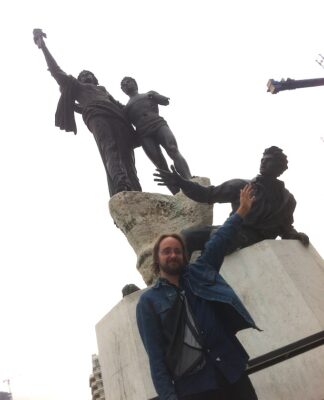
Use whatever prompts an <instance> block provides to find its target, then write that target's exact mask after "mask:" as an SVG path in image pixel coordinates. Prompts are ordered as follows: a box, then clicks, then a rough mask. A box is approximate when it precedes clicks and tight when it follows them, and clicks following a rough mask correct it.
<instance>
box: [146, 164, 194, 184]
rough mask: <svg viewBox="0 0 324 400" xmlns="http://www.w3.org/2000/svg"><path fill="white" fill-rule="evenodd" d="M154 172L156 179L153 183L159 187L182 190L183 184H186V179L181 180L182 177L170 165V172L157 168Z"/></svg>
mask: <svg viewBox="0 0 324 400" xmlns="http://www.w3.org/2000/svg"><path fill="white" fill-rule="evenodd" d="M156 170H157V173H155V174H153V175H154V176H155V177H156V178H155V179H154V181H155V182H158V185H159V186H174V187H177V188H179V189H182V188H183V186H184V184H185V183H186V182H187V180H186V179H184V178H182V176H181V175H180V174H178V172H177V171H176V169H175V167H174V166H173V165H171V170H172V172H170V171H165V170H164V169H160V168H157V169H156Z"/></svg>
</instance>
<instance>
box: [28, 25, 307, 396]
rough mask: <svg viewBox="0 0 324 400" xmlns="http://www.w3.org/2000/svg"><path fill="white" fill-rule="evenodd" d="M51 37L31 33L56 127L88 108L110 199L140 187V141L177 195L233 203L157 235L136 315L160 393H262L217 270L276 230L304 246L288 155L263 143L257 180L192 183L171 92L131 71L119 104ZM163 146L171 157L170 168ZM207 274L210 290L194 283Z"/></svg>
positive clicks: (247, 322)
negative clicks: (205, 219) (53, 90)
mask: <svg viewBox="0 0 324 400" xmlns="http://www.w3.org/2000/svg"><path fill="white" fill-rule="evenodd" d="M45 37H46V35H45V34H44V32H42V31H41V30H40V29H35V30H34V42H35V44H36V45H37V46H38V48H40V49H41V50H42V52H43V54H44V56H45V60H46V63H47V66H48V69H49V71H50V73H51V75H52V76H53V78H54V79H55V80H56V82H57V83H58V85H59V87H60V91H61V96H60V99H59V102H58V106H57V111H56V114H55V124H56V126H58V127H59V128H60V129H63V130H65V131H70V132H74V133H76V132H77V127H76V123H75V118H74V113H75V112H77V113H80V114H81V115H82V118H83V121H84V123H85V124H86V125H87V127H88V129H89V130H90V131H91V133H92V134H93V136H94V138H95V140H96V143H97V146H98V149H99V152H100V155H101V158H102V161H103V164H104V167H105V170H106V174H107V180H108V187H109V192H110V195H111V196H113V195H115V194H116V193H118V192H122V191H141V185H140V182H139V179H138V176H137V171H136V168H135V159H134V148H136V147H138V146H142V148H143V150H144V152H145V153H146V155H147V156H148V158H149V159H150V160H151V161H152V163H153V164H154V165H155V167H156V168H157V173H155V174H154V175H155V180H156V181H157V182H158V184H159V185H165V186H167V187H168V189H169V190H170V191H171V193H172V194H176V193H177V192H179V190H180V189H181V190H182V192H183V193H184V194H185V195H186V196H188V197H189V198H191V199H192V200H194V201H197V202H201V203H209V204H214V203H231V206H232V212H231V215H230V217H229V219H228V220H227V221H226V223H225V224H224V225H223V226H221V227H219V226H204V227H201V226H200V227H192V228H190V229H188V230H186V231H183V232H181V236H179V235H176V234H170V235H164V236H163V237H162V238H159V239H158V240H157V242H156V246H155V248H154V254H153V257H154V265H153V268H154V271H155V272H156V273H157V275H158V279H157V281H156V283H155V285H154V286H153V287H151V288H150V289H148V290H147V291H146V292H145V293H144V294H143V295H142V296H141V299H140V301H139V304H138V307H137V321H138V326H139V331H140V334H141V337H142V340H143V343H144V346H145V349H146V351H147V353H148V356H149V361H150V368H151V375H152V380H153V383H154V385H155V388H156V391H157V393H158V395H159V399H161V400H177V399H183V400H204V399H205V400H209V399H210V400H217V399H221V400H254V399H257V395H256V393H255V391H254V389H253V386H252V385H251V382H250V381H249V378H248V377H247V376H246V374H245V372H244V370H245V366H246V363H247V360H248V355H247V354H246V352H245V350H244V348H243V347H242V345H241V344H240V343H239V341H238V340H237V339H236V336H235V334H236V333H237V331H238V330H241V329H245V328H249V327H252V328H256V325H255V323H254V321H253V319H252V317H251V316H250V315H249V313H248V311H247V310H246V309H245V308H244V306H243V304H242V303H241V302H240V300H239V299H238V298H237V296H236V295H235V293H234V291H233V290H232V289H231V288H230V287H228V288H229V289H228V290H227V291H226V292H224V293H222V287H223V285H224V284H223V279H222V277H221V275H220V274H219V269H220V267H221V264H222V261H223V258H224V256H225V255H226V254H229V253H231V252H233V251H236V250H238V249H241V248H244V247H247V246H250V245H252V244H254V243H257V242H260V241H262V240H264V239H275V238H277V237H278V236H279V237H281V238H282V239H297V240H299V241H300V242H301V243H302V244H303V245H305V246H307V245H308V243H309V239H308V236H307V235H306V234H304V233H302V232H298V231H297V230H295V228H294V227H293V213H294V210H295V207H296V201H295V199H294V196H293V195H292V194H291V193H290V192H289V191H288V190H287V189H286V188H285V185H284V182H282V181H281V180H279V179H278V177H279V176H280V175H281V174H282V173H283V172H284V171H285V170H286V169H287V168H288V161H287V157H286V155H285V154H284V153H283V151H282V150H281V149H280V148H278V147H276V146H271V147H269V148H267V149H265V151H264V153H263V156H262V158H261V164H260V169H259V174H257V175H256V176H255V177H254V178H253V179H251V180H246V179H232V180H229V181H226V182H224V183H221V184H219V185H217V186H209V187H203V186H201V185H199V184H198V183H194V182H193V181H191V177H192V176H191V172H190V169H189V166H188V164H187V162H186V160H185V158H184V157H183V156H182V154H181V153H180V151H179V149H178V145H177V142H176V139H175V137H174V135H173V133H172V131H171V129H170V128H169V126H168V124H167V122H166V121H165V120H164V119H163V118H162V117H161V116H160V115H159V105H164V106H166V105H168V104H169V98H167V97H165V96H162V95H160V94H159V93H157V92H155V91H149V92H147V93H139V92H138V86H137V83H136V81H135V80H134V79H133V78H131V77H125V78H124V79H123V80H122V81H121V89H122V90H123V92H124V93H126V94H127V95H128V96H129V101H128V103H127V104H126V105H122V104H121V103H119V102H118V101H116V100H115V99H114V98H113V97H112V96H111V95H110V94H109V92H108V91H107V90H106V89H105V87H103V86H100V85H99V83H98V80H97V78H96V77H95V75H94V74H93V73H92V72H90V71H82V72H81V73H80V74H79V76H78V78H74V77H73V76H71V75H68V74H66V73H65V72H64V71H63V70H62V69H61V68H60V67H59V66H58V64H57V63H56V61H55V59H54V58H53V56H52V55H51V53H50V52H49V50H48V48H47V46H46V44H45V41H44V38H45ZM161 147H163V148H164V150H165V151H166V153H167V154H168V156H169V157H170V158H171V159H172V161H173V164H174V166H172V167H171V170H170V169H169V168H168V164H167V161H166V159H165V157H164V155H163V153H162V150H161ZM195 250H200V251H202V253H201V256H200V257H199V258H198V259H197V260H196V261H195V262H193V263H190V261H189V260H190V255H191V253H192V252H193V251H195ZM204 271H206V272H204ZM210 277H212V282H210V283H209V285H210V286H209V288H208V290H205V292H206V293H205V292H204V291H203V290H202V291H201V292H199V290H198V289H195V288H198V287H199V285H202V286H203V285H204V284H205V283H206V282H207V280H208V279H210ZM202 286H200V287H202ZM170 299H172V301H171V300H170ZM229 305H231V306H229Z"/></svg>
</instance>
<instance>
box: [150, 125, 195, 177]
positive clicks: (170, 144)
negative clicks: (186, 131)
mask: <svg viewBox="0 0 324 400" xmlns="http://www.w3.org/2000/svg"><path fill="white" fill-rule="evenodd" d="M157 139H158V141H159V144H160V145H161V146H162V147H163V148H164V149H165V151H166V152H167V154H168V156H169V157H170V158H171V159H172V160H173V163H174V166H175V167H176V170H177V171H178V172H179V174H180V175H181V176H182V177H183V178H185V179H190V178H191V173H190V170H189V166H188V164H187V161H186V160H185V159H184V157H183V156H182V154H181V153H180V151H179V149H178V145H177V141H176V138H175V137H174V134H173V133H172V131H171V129H170V128H169V127H168V125H164V126H161V128H160V129H159V130H158V132H157Z"/></svg>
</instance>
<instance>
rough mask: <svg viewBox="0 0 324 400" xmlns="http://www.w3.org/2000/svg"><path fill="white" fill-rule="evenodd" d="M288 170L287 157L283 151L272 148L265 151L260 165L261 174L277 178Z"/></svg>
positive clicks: (275, 147)
mask: <svg viewBox="0 0 324 400" xmlns="http://www.w3.org/2000/svg"><path fill="white" fill-rule="evenodd" d="M287 168H288V160H287V156H286V155H285V154H284V152H283V151H282V149H280V148H279V147H277V146H271V147H268V148H267V149H265V150H264V152H263V157H262V159H261V164H260V174H261V175H264V176H270V177H274V178H277V177H278V176H280V175H281V174H282V173H283V172H284V171H286V169H287Z"/></svg>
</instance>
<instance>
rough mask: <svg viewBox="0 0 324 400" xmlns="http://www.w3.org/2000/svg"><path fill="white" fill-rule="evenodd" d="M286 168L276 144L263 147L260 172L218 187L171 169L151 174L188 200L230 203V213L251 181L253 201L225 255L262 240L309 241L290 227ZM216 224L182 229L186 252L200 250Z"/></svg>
mask: <svg viewBox="0 0 324 400" xmlns="http://www.w3.org/2000/svg"><path fill="white" fill-rule="evenodd" d="M287 168H288V161H287V157H286V155H285V154H284V153H283V151H282V150H281V149H280V148H279V147H276V146H272V147H269V148H268V149H265V151H264V153H263V157H262V159H261V165H260V174H259V175H257V176H256V177H255V178H253V179H252V180H246V179H231V180H229V181H226V182H224V183H222V184H221V185H219V186H208V187H204V186H201V185H199V184H198V183H194V182H191V181H189V180H186V179H183V178H182V177H181V176H180V175H179V174H178V173H177V172H176V171H175V169H174V168H173V172H172V173H171V172H169V171H161V170H158V173H157V174H154V175H155V176H156V177H157V178H156V179H155V180H156V181H157V182H159V185H174V186H177V187H178V188H180V189H182V191H183V192H184V194H185V195H186V196H188V197H190V198H191V199H192V200H195V201H198V202H201V203H209V204H213V203H231V205H232V213H231V214H233V213H234V212H235V211H236V210H237V208H238V206H239V199H240V191H241V189H242V188H243V187H244V186H245V185H246V184H247V183H251V185H252V188H253V192H254V196H255V201H254V203H253V206H252V209H251V211H250V213H249V214H248V215H247V216H246V218H245V219H244V221H243V223H242V226H241V230H240V232H239V234H238V235H237V236H236V237H235V238H234V239H233V240H232V243H231V245H230V246H229V247H228V254H229V253H231V252H233V251H234V250H236V249H240V248H243V247H247V246H250V245H252V244H254V243H257V242H260V241H261V240H264V239H275V238H276V237H277V236H280V237H281V238H282V239H297V240H300V241H301V243H302V244H303V245H305V246H307V245H308V244H309V239H308V236H307V235H306V234H305V233H302V232H297V231H296V230H295V229H294V227H293V225H292V224H293V221H294V218H293V213H294V210H295V207H296V200H295V198H294V196H293V195H292V194H291V193H290V192H289V191H288V190H287V189H286V188H285V184H284V182H282V181H280V180H279V179H277V178H278V176H280V175H281V174H282V173H283V172H284V171H285V170H286V169H287ZM214 229H217V226H205V227H193V228H190V229H187V230H184V231H182V232H181V233H182V234H183V236H184V238H185V240H186V244H187V246H188V251H189V252H190V253H192V252H193V251H195V250H202V249H203V248H204V244H205V242H206V241H207V240H208V239H209V236H210V234H211V232H212V231H213V230H214Z"/></svg>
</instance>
